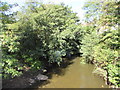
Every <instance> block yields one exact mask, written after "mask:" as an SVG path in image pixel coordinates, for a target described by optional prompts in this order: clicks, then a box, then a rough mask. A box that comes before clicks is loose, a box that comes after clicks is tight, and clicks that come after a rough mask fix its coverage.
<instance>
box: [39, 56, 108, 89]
mask: <svg viewBox="0 0 120 90" xmlns="http://www.w3.org/2000/svg"><path fill="white" fill-rule="evenodd" d="M80 59H81V58H80V57H77V58H75V59H73V60H71V64H70V65H68V66H67V67H66V68H64V69H62V71H61V72H60V73H59V74H57V73H54V74H52V76H51V78H50V79H49V80H48V83H46V82H45V83H44V85H42V86H41V85H40V86H38V88H108V87H109V86H108V85H106V84H105V81H104V80H103V79H102V78H100V77H99V76H97V75H95V74H93V73H92V71H93V69H94V65H91V64H80Z"/></svg>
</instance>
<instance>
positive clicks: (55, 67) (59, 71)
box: [30, 56, 77, 88]
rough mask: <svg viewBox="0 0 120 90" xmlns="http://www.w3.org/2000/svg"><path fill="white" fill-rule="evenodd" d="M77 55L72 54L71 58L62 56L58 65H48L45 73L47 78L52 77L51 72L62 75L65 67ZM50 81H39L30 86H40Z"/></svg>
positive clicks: (71, 62)
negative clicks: (61, 60)
mask: <svg viewBox="0 0 120 90" xmlns="http://www.w3.org/2000/svg"><path fill="white" fill-rule="evenodd" d="M76 57H77V56H73V57H71V58H63V62H62V63H61V65H60V66H58V65H57V64H53V66H52V67H48V69H47V70H48V72H47V73H46V75H47V76H48V79H52V78H53V74H55V75H57V76H64V75H65V73H66V70H65V68H68V67H69V65H71V64H73V63H74V62H73V60H74V59H75V58H76ZM49 83H51V82H50V80H47V81H40V82H37V83H35V84H34V85H32V86H31V87H30V88H37V87H40V86H44V85H47V84H49Z"/></svg>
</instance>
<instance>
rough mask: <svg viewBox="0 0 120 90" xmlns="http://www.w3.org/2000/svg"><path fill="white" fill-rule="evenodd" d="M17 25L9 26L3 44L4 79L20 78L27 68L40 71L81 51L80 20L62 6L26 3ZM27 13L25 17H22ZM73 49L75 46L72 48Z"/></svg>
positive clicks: (67, 8) (69, 9)
mask: <svg viewBox="0 0 120 90" xmlns="http://www.w3.org/2000/svg"><path fill="white" fill-rule="evenodd" d="M23 8H24V9H22V11H21V12H18V14H17V16H16V17H17V19H19V20H18V21H16V23H12V24H7V29H6V31H4V36H3V41H2V45H1V47H2V51H3V55H2V59H3V64H2V65H3V76H4V77H6V75H7V76H8V75H9V76H12V77H14V76H17V75H19V74H21V71H23V70H24V69H25V68H29V69H34V70H36V69H40V68H41V67H43V66H49V65H52V64H53V63H56V64H58V65H60V63H61V62H62V57H63V56H67V55H70V54H76V53H77V52H78V51H79V49H78V48H79V47H78V46H79V45H78V43H79V41H78V40H77V39H76V37H75V36H76V33H77V31H78V29H79V28H78V27H77V22H78V21H79V20H78V17H77V16H76V13H73V11H71V8H69V7H67V6H65V5H63V4H61V5H54V4H41V3H36V2H35V3H27V4H26V7H23ZM23 13H24V14H23ZM73 46H74V47H73Z"/></svg>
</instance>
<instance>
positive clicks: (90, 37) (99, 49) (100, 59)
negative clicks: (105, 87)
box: [80, 1, 120, 87]
mask: <svg viewBox="0 0 120 90" xmlns="http://www.w3.org/2000/svg"><path fill="white" fill-rule="evenodd" d="M119 5H120V2H115V1H114V2H108V1H103V2H99V1H96V2H94V1H93V2H91V1H90V2H87V3H86V5H85V7H84V9H86V12H87V13H86V17H87V19H86V21H87V22H88V24H87V25H86V26H85V27H84V28H85V29H84V30H85V31H84V32H85V34H84V36H83V39H82V45H81V49H80V50H81V52H82V53H83V54H82V56H83V57H84V61H86V62H91V63H94V64H95V65H96V69H97V68H101V69H103V70H105V71H106V72H107V73H106V75H105V76H107V83H108V84H109V85H115V86H116V87H120V73H119V72H120V71H119V70H120V60H119V57H120V56H119V53H118V52H119V49H120V47H119V46H120V44H119V41H120V39H119V36H120V33H119V30H120V29H119V28H118V25H119V22H120V20H119V15H120V14H119ZM99 6H101V8H99ZM113 7H114V8H113ZM95 10H96V12H94V11H95ZM88 12H89V13H88ZM88 18H89V19H88ZM86 27H88V28H87V29H86ZM97 73H100V72H99V71H98V72H97ZM102 74H103V75H104V73H102Z"/></svg>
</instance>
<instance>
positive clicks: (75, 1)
mask: <svg viewBox="0 0 120 90" xmlns="http://www.w3.org/2000/svg"><path fill="white" fill-rule="evenodd" d="M2 1H4V2H5V1H6V2H8V3H9V4H14V3H18V4H19V6H21V5H24V3H25V1H28V0H2ZM38 1H40V0H38ZM41 1H42V2H43V3H49V2H53V3H55V4H60V3H61V2H63V3H64V4H65V5H68V6H69V7H72V10H73V11H74V12H76V13H77V16H78V17H79V18H80V20H81V21H82V19H83V18H84V13H85V12H84V10H83V9H82V7H83V5H84V3H85V1H86V0H41ZM16 10H19V7H16V8H14V9H13V11H16Z"/></svg>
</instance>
